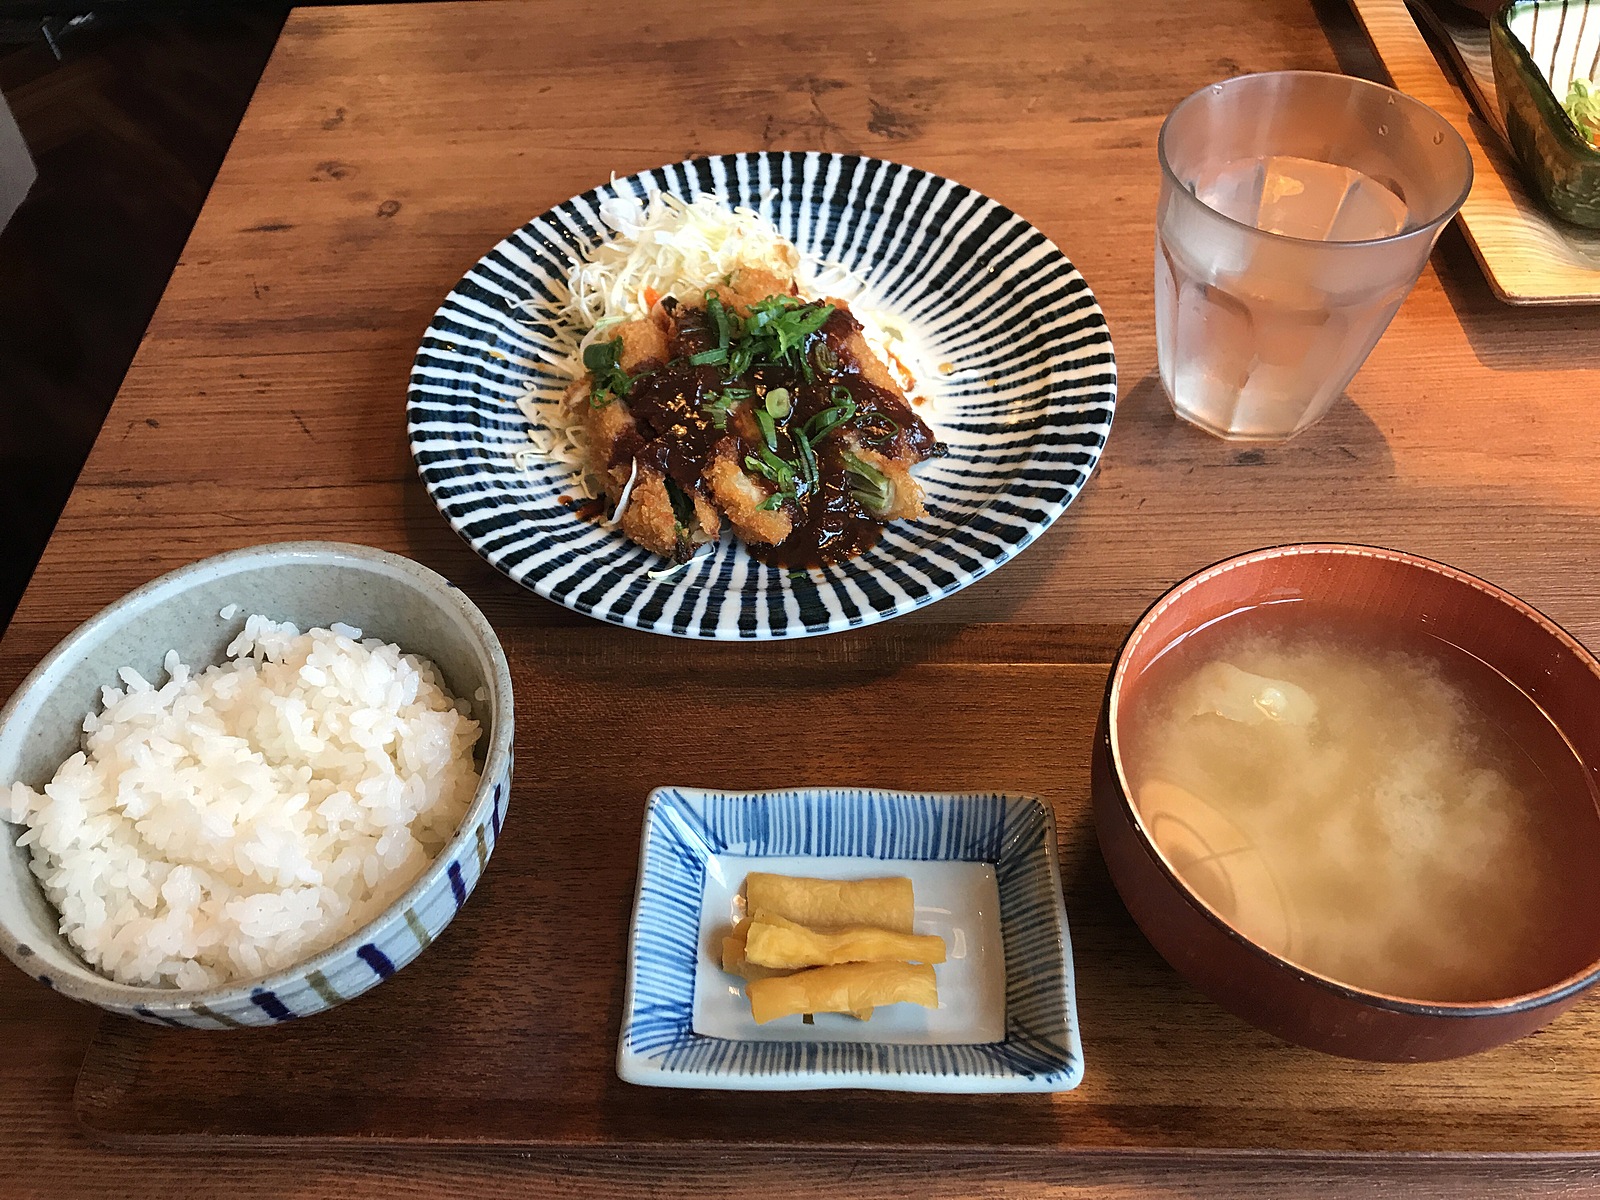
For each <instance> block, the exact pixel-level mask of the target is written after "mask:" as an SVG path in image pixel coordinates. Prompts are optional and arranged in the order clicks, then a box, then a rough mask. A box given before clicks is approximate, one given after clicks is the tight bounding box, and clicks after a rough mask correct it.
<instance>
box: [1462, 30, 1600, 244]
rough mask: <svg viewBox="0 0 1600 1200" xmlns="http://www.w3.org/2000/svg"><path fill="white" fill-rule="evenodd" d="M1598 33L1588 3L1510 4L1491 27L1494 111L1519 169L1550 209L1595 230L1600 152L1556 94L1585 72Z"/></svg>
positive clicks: (1599, 225)
mask: <svg viewBox="0 0 1600 1200" xmlns="http://www.w3.org/2000/svg"><path fill="white" fill-rule="evenodd" d="M1591 10H1592V11H1591ZM1596 29H1600V3H1590V2H1589V0H1512V2H1511V3H1509V4H1507V5H1505V6H1504V7H1502V8H1501V9H1500V11H1499V12H1498V13H1496V14H1495V17H1494V19H1493V20H1492V21H1490V22H1489V45H1490V51H1491V55H1492V58H1493V60H1494V83H1495V89H1496V90H1497V91H1498V92H1499V94H1500V112H1501V115H1502V116H1504V118H1505V123H1506V132H1507V134H1508V135H1509V137H1510V139H1511V149H1512V151H1513V152H1514V153H1515V154H1516V156H1517V159H1518V161H1519V162H1520V163H1521V165H1522V172H1523V174H1524V175H1525V176H1526V177H1527V179H1528V182H1529V183H1530V184H1532V186H1533V188H1534V190H1535V191H1536V192H1537V193H1538V194H1539V195H1540V196H1542V197H1543V198H1544V202H1545V204H1546V205H1547V206H1548V207H1549V208H1550V210H1551V211H1552V212H1554V213H1555V214H1556V215H1557V216H1560V217H1564V218H1566V219H1567V220H1568V221H1571V222H1573V223H1574V224H1577V225H1586V226H1588V227H1589V228H1591V229H1600V150H1597V149H1596V148H1595V147H1594V146H1593V145H1591V144H1590V142H1589V139H1588V138H1586V137H1584V135H1583V133H1582V131H1581V130H1580V129H1579V128H1578V126H1577V125H1576V124H1574V123H1573V120H1572V118H1571V117H1569V116H1568V115H1567V110H1566V109H1565V108H1563V107H1562V104H1561V99H1560V97H1559V96H1558V95H1557V90H1558V89H1559V91H1560V95H1561V96H1565V95H1566V93H1567V88H1568V86H1569V85H1570V83H1571V80H1572V77H1573V71H1574V68H1576V71H1577V73H1578V74H1579V75H1583V74H1584V72H1585V71H1587V70H1589V69H1590V66H1591V63H1590V60H1591V58H1594V57H1595V47H1594V45H1593V43H1594V35H1595V31H1596ZM1586 31H1587V32H1586ZM1580 43H1581V44H1580ZM1581 51H1586V52H1585V53H1581V55H1580V52H1581ZM1596 65H1597V66H1600V64H1596Z"/></svg>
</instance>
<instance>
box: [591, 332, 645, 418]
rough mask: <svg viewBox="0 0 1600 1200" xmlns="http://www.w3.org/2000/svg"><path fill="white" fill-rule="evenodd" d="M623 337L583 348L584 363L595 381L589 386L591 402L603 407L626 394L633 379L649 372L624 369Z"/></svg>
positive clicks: (595, 405) (596, 406) (594, 343)
mask: <svg viewBox="0 0 1600 1200" xmlns="http://www.w3.org/2000/svg"><path fill="white" fill-rule="evenodd" d="M621 364H622V339H621V338H620V337H614V338H612V339H611V340H610V341H609V342H592V343H590V344H589V345H588V346H585V347H584V350H583V365H584V367H585V368H587V369H588V371H589V374H590V375H592V376H593V377H594V382H593V383H592V384H591V385H590V387H589V403H590V404H591V405H593V406H594V407H595V408H603V407H605V406H606V405H607V404H610V403H611V401H613V400H615V399H616V398H617V397H618V396H626V395H627V394H628V390H629V389H630V388H631V387H633V381H634V380H636V379H639V378H641V377H642V376H644V375H647V374H649V371H648V370H645V371H640V372H639V374H638V375H629V374H628V373H627V372H626V371H624V370H623V369H622V365H621Z"/></svg>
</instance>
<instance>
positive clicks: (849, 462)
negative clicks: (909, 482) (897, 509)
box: [844, 450, 894, 517]
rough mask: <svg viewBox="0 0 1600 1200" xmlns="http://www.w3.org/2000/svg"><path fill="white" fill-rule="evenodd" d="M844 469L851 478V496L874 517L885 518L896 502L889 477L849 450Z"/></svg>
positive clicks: (846, 454)
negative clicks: (884, 515) (890, 506)
mask: <svg viewBox="0 0 1600 1200" xmlns="http://www.w3.org/2000/svg"><path fill="white" fill-rule="evenodd" d="M844 468H845V470H846V471H847V472H849V474H850V477H851V483H850V493H851V495H853V496H854V497H855V498H856V499H857V500H858V501H860V503H861V507H862V508H864V509H866V510H867V511H868V512H869V513H871V514H872V515H873V516H875V517H881V516H883V514H884V513H886V512H887V511H888V510H889V505H890V504H891V503H892V502H893V500H894V484H893V483H891V482H890V481H889V477H888V476H887V475H885V474H884V473H883V472H882V471H880V470H878V468H877V467H875V466H873V465H872V464H871V463H869V462H867V461H865V460H864V459H862V458H858V457H857V456H856V455H854V454H851V453H850V452H849V451H848V450H846V451H845V453H844Z"/></svg>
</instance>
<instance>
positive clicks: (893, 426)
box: [866, 413, 900, 446]
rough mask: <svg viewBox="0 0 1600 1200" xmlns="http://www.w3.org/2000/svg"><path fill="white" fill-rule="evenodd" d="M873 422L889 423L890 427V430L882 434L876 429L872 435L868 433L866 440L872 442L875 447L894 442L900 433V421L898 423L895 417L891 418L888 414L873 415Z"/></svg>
mask: <svg viewBox="0 0 1600 1200" xmlns="http://www.w3.org/2000/svg"><path fill="white" fill-rule="evenodd" d="M872 420H873V421H874V422H877V421H884V422H887V423H888V426H889V429H888V431H887V432H880V431H879V430H878V429H876V428H874V429H873V430H872V431H871V432H870V433H868V434H867V435H866V440H867V441H869V442H871V443H872V444H873V445H875V446H881V445H883V444H884V443H885V442H889V441H892V440H893V439H894V436H895V435H896V434H897V433H899V432H900V423H899V422H898V421H896V420H895V419H894V418H893V417H891V416H889V415H888V414H887V413H873V414H872Z"/></svg>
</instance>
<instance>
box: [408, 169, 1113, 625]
mask: <svg viewBox="0 0 1600 1200" xmlns="http://www.w3.org/2000/svg"><path fill="white" fill-rule="evenodd" d="M652 190H659V191H663V192H667V193H671V194H674V195H677V196H681V197H684V198H686V199H689V198H692V197H693V196H694V195H695V194H697V193H707V194H711V195H720V196H722V197H724V198H725V199H726V200H727V201H728V202H730V203H732V204H742V205H745V206H748V207H750V208H753V209H755V210H756V211H758V212H760V213H761V214H762V215H763V216H765V217H766V218H767V219H768V220H770V221H771V222H772V223H773V224H774V225H775V226H777V228H778V229H779V230H780V231H781V232H782V233H783V234H784V235H785V236H787V237H788V238H789V239H790V240H791V241H792V242H794V244H795V245H796V246H797V247H798V248H799V249H800V251H801V254H802V258H803V260H804V261H805V262H810V263H831V264H839V265H841V266H843V267H846V268H848V269H849V270H850V271H851V272H852V273H853V276H854V278H855V279H856V280H858V281H860V285H861V287H862V290H861V292H860V294H858V295H857V296H854V297H848V296H847V297H846V298H847V299H849V300H850V303H851V305H852V307H853V308H855V309H856V311H857V312H858V313H859V312H862V311H874V312H878V313H882V314H884V315H885V316H886V317H887V319H889V320H891V321H892V322H893V323H894V324H895V326H896V327H897V328H899V329H902V330H903V331H904V332H905V334H906V336H907V339H908V342H910V343H913V344H916V345H918V346H920V347H921V348H922V350H923V354H922V356H921V357H922V358H923V359H925V363H924V367H925V368H931V371H930V370H928V369H925V370H924V371H923V373H922V374H921V375H919V385H920V386H919V389H918V390H919V391H926V392H929V393H931V402H930V405H929V407H928V408H927V409H926V410H925V411H924V415H925V416H926V417H927V418H928V421H929V423H930V424H931V425H932V426H933V428H934V431H935V432H936V433H937V434H938V435H939V437H940V438H941V439H942V440H943V441H944V442H945V443H946V445H947V446H948V447H949V450H950V453H949V456H948V457H946V458H941V459H935V460H933V461H930V462H927V463H924V464H923V465H922V466H920V467H918V468H917V478H918V479H919V480H920V481H921V483H922V486H923V489H924V491H925V493H926V499H927V510H928V511H927V515H926V516H924V517H923V518H921V519H920V520H917V521H914V522H903V521H902V522H897V523H896V524H894V525H893V526H891V527H890V528H889V529H888V530H886V531H885V533H884V535H883V538H882V540H881V541H880V542H879V544H878V545H877V546H876V547H874V548H873V549H872V550H870V551H868V552H867V553H866V554H865V555H863V556H862V557H860V558H858V559H854V560H852V561H850V562H847V563H840V564H838V565H836V566H831V567H827V568H824V569H820V570H813V571H795V572H790V571H784V570H779V569H777V568H774V567H767V566H763V565H762V564H761V563H758V562H756V561H755V560H754V559H753V558H751V557H750V555H749V554H747V553H746V552H745V550H744V548H743V547H742V546H741V545H740V544H739V542H738V541H737V540H736V539H734V538H733V536H732V535H731V534H725V535H724V537H723V540H722V541H721V542H720V543H719V544H717V545H716V546H715V547H714V549H713V552H711V553H708V554H702V555H701V556H700V557H699V558H697V559H696V560H695V561H694V562H693V563H692V564H691V565H690V566H688V567H686V568H684V569H683V570H680V571H677V572H675V573H673V574H671V575H669V576H667V577H665V578H662V577H653V573H655V572H657V571H658V570H659V569H660V568H662V567H663V566H665V565H666V564H665V563H664V561H663V560H662V559H659V558H657V557H656V556H655V555H653V554H651V553H650V552H649V551H647V550H644V549H642V548H640V547H638V546H636V545H634V544H633V543H632V542H630V541H628V539H627V538H625V537H624V536H623V535H622V534H621V532H620V531H618V530H616V529H613V528H609V527H606V526H602V525H599V524H597V523H595V522H593V521H587V520H583V519H581V518H579V517H578V516H577V515H576V514H575V513H574V510H573V507H572V505H571V503H570V502H571V501H572V500H573V499H574V498H578V497H579V496H580V493H579V490H578V487H577V477H576V473H575V472H574V471H573V469H572V468H570V467H568V466H564V465H562V464H561V463H559V462H555V461H552V460H548V459H546V460H534V461H532V462H528V463H526V464H525V465H518V459H517V456H518V454H519V452H521V453H522V454H523V455H524V456H525V454H526V452H527V451H528V450H529V449H530V443H529V433H530V430H533V429H534V428H535V422H536V421H537V420H538V418H537V417H533V418H530V416H528V415H526V414H525V412H524V409H523V407H522V406H521V404H519V401H524V400H527V399H529V398H533V399H537V400H540V401H554V400H556V399H558V398H559V397H560V395H561V393H562V392H563V391H564V390H565V388H566V386H567V384H568V383H570V380H568V379H567V378H566V377H564V376H563V375H561V374H560V373H559V372H558V371H557V370H556V369H555V368H554V367H553V366H551V361H552V360H556V361H559V358H560V341H559V337H558V335H557V331H556V329H555V328H554V327H553V325H552V324H551V317H552V315H553V314H554V312H555V311H556V306H557V305H558V303H559V301H560V299H561V298H562V297H563V296H564V295H565V279H566V274H567V270H568V268H569V266H570V265H571V264H572V263H573V262H575V261H577V260H578V259H580V258H581V257H583V256H585V255H587V254H588V252H589V251H590V249H591V248H592V247H594V246H595V245H596V244H598V243H599V242H600V241H602V240H604V239H605V238H606V237H608V236H610V232H609V230H607V229H606V228H605V226H603V225H602V223H601V221H600V216H599V205H600V203H601V201H602V200H604V199H606V198H608V197H612V196H618V195H621V196H633V197H638V198H641V199H643V198H644V197H646V196H647V195H648V193H649V192H650V191H652ZM819 286H820V287H825V288H827V289H828V291H829V294H837V292H838V290H839V289H837V288H835V287H833V286H832V285H829V284H823V285H819ZM846 290H848V289H846ZM1116 394H1117V370H1116V360H1115V357H1114V355H1113V353H1112V349H1111V336H1110V334H1109V333H1108V332H1107V331H1106V323H1105V317H1104V316H1103V315H1102V314H1101V311H1100V306H1099V305H1098V304H1097V303H1096V302H1095V298H1094V294H1093V293H1092V292H1091V291H1090V290H1089V285H1088V284H1087V283H1085V282H1084V280H1083V276H1081V275H1080V274H1079V273H1078V271H1077V269H1076V268H1075V267H1073V265H1072V263H1071V262H1069V261H1068V260H1067V258H1066V256H1065V255H1064V254H1062V253H1061V251H1060V250H1059V249H1057V248H1056V246H1055V245H1054V244H1053V243H1052V242H1051V241H1050V239H1049V238H1047V237H1045V236H1044V234H1042V233H1040V232H1039V231H1038V230H1037V229H1035V228H1034V227H1033V226H1032V225H1030V224H1028V222H1027V221H1025V220H1023V219H1022V218H1021V217H1019V216H1017V214H1016V213H1014V212H1012V211H1011V210H1010V209H1008V208H1006V207H1005V206H1004V205H1002V204H999V203H996V202H995V201H994V200H991V199H989V197H987V196H985V195H983V194H982V193H980V192H976V191H973V190H972V189H971V188H968V187H964V186H962V185H961V184H959V183H955V182H953V181H951V180H949V179H945V178H943V177H942V176H939V175H934V174H930V173H929V172H927V171H921V170H918V169H916V168H915V167H907V166H902V165H900V164H898V163H891V162H885V161H883V160H881V159H875V158H864V157H861V156H859V155H854V154H826V153H819V152H816V151H812V152H807V153H799V152H777V151H771V152H764V153H752V154H729V155H722V156H720V157H716V158H699V159H694V160H692V161H689V162H684V163H677V164H675V165H672V166H665V167H658V168H656V169H655V170H651V171H644V172H641V173H640V174H638V175H631V176H629V177H627V178H625V179H617V180H613V181H612V182H611V183H609V184H606V185H604V186H603V187H597V188H595V189H593V190H592V191H588V192H585V193H584V194H583V195H581V196H576V197H574V198H573V199H571V200H568V201H567V202H566V203H564V204H558V205H557V206H556V207H555V208H553V209H551V210H550V211H549V212H547V213H545V214H543V215H542V216H539V217H536V218H534V219H533V220H532V221H530V222H528V224H527V225H525V226H523V227H522V228H521V229H519V230H517V232H515V233H513V234H512V235H511V236H510V237H508V238H506V239H505V241H503V242H501V243H500V244H499V245H498V246H496V247H495V248H494V249H493V250H491V251H490V252H489V253H488V254H487V255H485V256H484V257H483V259H482V260H481V261H479V263H478V264H477V265H476V266H474V267H473V268H472V269H471V270H470V271H468V272H467V274H466V277H465V278H463V279H462V280H461V282H460V283H458V284H457V285H456V286H455V288H454V290H452V291H451V293H450V294H449V295H448V296H447V297H446V298H445V301H444V304H443V305H442V306H441V307H440V309H439V311H438V313H437V314H436V315H435V316H434V319H433V323H432V324H431V325H430V326H429V327H428V330H427V333H426V334H425V335H424V336H423V339H422V345H421V346H420V347H419V348H418V350H417V356H416V361H415V363H414V364H413V366H412V368H411V386H410V390H409V393H408V402H407V410H406V413H407V430H408V432H409V434H410V438H411V453H412V455H413V457H415V459H416V462H417V469H418V471H419V472H420V474H421V476H422V480H423V482H424V483H425V484H426V485H427V488H428V493H429V495H430V496H432V497H433V502H434V503H435V504H436V505H437V506H438V508H439V511H440V512H442V513H443V514H444V516H445V518H446V519H447V520H448V521H449V522H450V524H451V527H452V528H454V529H455V531H456V532H457V533H458V534H460V535H461V536H462V537H463V538H464V539H466V541H467V543H468V544H469V545H470V546H471V547H472V548H473V549H474V550H475V551H477V552H478V553H479V554H480V555H482V556H483V558H484V559H485V560H487V561H488V562H489V564H490V565H491V566H493V567H495V568H496V569H497V570H500V571H502V572H504V573H505V574H506V575H508V576H509V577H510V578H512V579H513V580H515V581H516V582H518V583H520V584H522V585H523V586H524V587H527V588H529V589H531V590H532V591H534V592H536V593H538V594H539V595H541V596H544V597H546V598H547V599H550V600H554V601H556V603H558V604H563V605H565V606H566V607H568V608H570V609H572V610H574V611H575V612H580V613H585V614H587V615H589V616H592V617H597V618H599V619H601V620H604V621H610V622H613V623H615V624H618V625H626V626H629V627H631V628H634V629H643V630H646V631H649V632H652V633H664V634H670V635H674V636H677V637H690V638H714V639H728V640H738V639H769V638H791V637H806V636H809V635H812V634H820V633H832V632H835V631H837V630H841V629H850V628H854V627H857V626H861V625H868V624H871V623H873V622H875V621H882V620H887V619H889V618H891V617H897V616H901V615H903V614H904V613H908V612H911V611H912V610H913V609H917V608H921V607H923V606H924V605H927V604H932V603H934V602H935V601H937V600H940V599H942V598H943V597H945V596H948V595H950V594H951V593H952V592H955V591H958V590H959V589H961V588H964V587H966V586H967V585H968V584H970V583H973V582H974V581H976V580H978V579H982V578H983V577H984V576H985V575H987V574H989V572H991V571H993V570H995V569H996V568H997V567H999V566H1001V565H1003V564H1004V563H1006V562H1007V561H1009V560H1010V559H1011V558H1012V557H1014V556H1015V555H1016V554H1018V553H1019V552H1021V551H1022V550H1023V549H1024V548H1026V547H1027V546H1028V545H1029V544H1031V543H1032V542H1033V541H1034V539H1035V538H1037V537H1038V536H1039V535H1040V534H1041V533H1043V532H1044V531H1045V529H1047V528H1048V527H1049V526H1050V524H1051V522H1053V521H1054V520H1055V519H1056V518H1057V517H1059V516H1060V515H1061V514H1062V512H1063V511H1065V509H1066V507H1067V505H1068V504H1070V503H1071V502H1072V500H1073V498H1074V497H1075V496H1077V494H1078V492H1079V490H1080V489H1081V488H1082V487H1083V484H1084V482H1085V481H1086V480H1087V479H1088V478H1089V474H1090V472H1092V471H1093V470H1094V467H1095V464H1096V462H1098V461H1099V458H1100V451H1101V448H1102V447H1103V446H1104V445H1105V440H1106V436H1107V435H1108V434H1109V433H1110V430H1111V416H1112V410H1113V408H1114V406H1115V404H1116Z"/></svg>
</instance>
